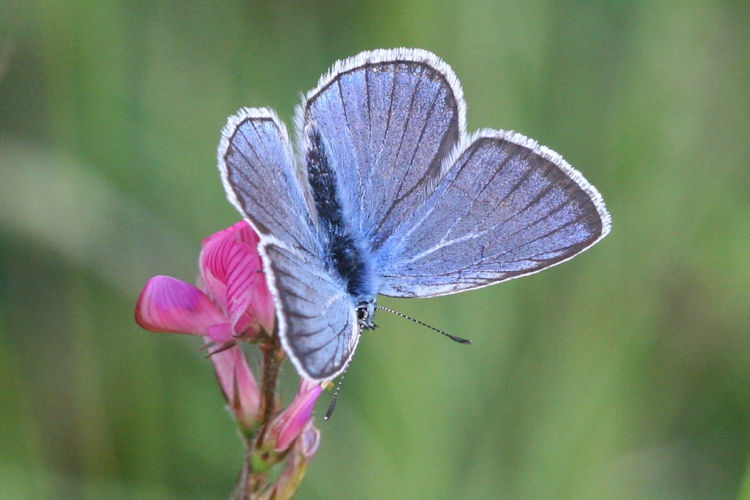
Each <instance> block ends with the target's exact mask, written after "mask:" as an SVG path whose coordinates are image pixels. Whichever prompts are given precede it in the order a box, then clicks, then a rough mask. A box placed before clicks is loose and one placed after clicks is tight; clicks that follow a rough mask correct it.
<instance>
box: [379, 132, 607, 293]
mask: <svg viewBox="0 0 750 500" xmlns="http://www.w3.org/2000/svg"><path fill="white" fill-rule="evenodd" d="M467 144H469V145H468V147H466V148H465V149H463V151H459V154H457V155H456V156H457V158H456V160H455V163H454V164H453V166H452V167H451V168H450V169H449V170H448V173H447V174H446V176H445V178H444V179H443V181H442V182H441V184H440V185H439V186H438V187H437V189H436V190H435V191H434V192H433V193H432V195H431V196H430V197H429V198H428V199H427V200H426V201H425V203H424V204H423V205H422V206H421V207H419V209H418V210H417V211H416V213H415V214H414V216H413V217H412V219H411V220H410V221H409V222H408V223H407V224H405V225H404V226H403V228H404V229H403V230H402V231H401V232H399V233H396V234H394V235H393V236H392V237H391V240H390V241H389V242H388V244H387V248H388V252H389V257H388V258H387V259H384V260H386V261H387V262H388V266H387V268H386V270H385V272H384V278H383V287H382V289H381V293H383V294H384V295H392V296H398V297H426V296H433V295H443V294H449V293H455V292H459V291H462V290H468V289H472V288H479V287H482V286H486V285H490V284H493V283H497V282H500V281H504V280H507V279H511V278H515V277H518V276H522V275H526V274H530V273H534V272H536V271H540V270H542V269H544V268H546V267H550V266H552V265H555V264H558V263H560V262H563V261H565V260H567V259H569V258H571V257H573V256H574V255H575V254H577V253H579V252H581V251H583V250H584V249H586V248H588V247H589V246H591V245H592V244H594V243H595V242H596V241H598V240H599V239H600V238H602V237H603V236H604V235H605V234H606V233H607V232H608V231H609V215H608V214H607V212H606V210H605V209H604V204H603V202H602V200H601V196H600V195H599V193H598V192H597V191H596V189H595V188H593V186H591V185H590V184H589V183H588V182H587V181H586V180H585V179H584V178H583V177H582V176H581V175H580V173H578V172H577V171H576V170H574V169H573V168H572V167H571V166H570V165H568V164H567V162H565V160H563V159H562V158H561V157H560V156H559V155H557V154H556V153H554V152H552V151H550V150H548V149H547V148H543V147H541V146H538V145H537V144H536V142H534V141H532V140H530V139H527V138H525V137H523V136H521V135H520V134H513V133H505V132H492V131H485V132H484V133H483V134H482V135H479V136H478V137H477V138H476V139H475V140H473V141H472V142H470V143H469V142H468V141H467Z"/></svg>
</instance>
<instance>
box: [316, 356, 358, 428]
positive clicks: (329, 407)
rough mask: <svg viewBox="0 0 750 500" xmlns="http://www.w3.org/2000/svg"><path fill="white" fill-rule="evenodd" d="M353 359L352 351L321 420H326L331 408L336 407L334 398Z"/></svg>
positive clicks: (329, 415)
mask: <svg viewBox="0 0 750 500" xmlns="http://www.w3.org/2000/svg"><path fill="white" fill-rule="evenodd" d="M355 352H356V351H355ZM353 359H354V353H352V357H351V358H349V362H348V363H346V366H345V367H344V371H343V372H341V378H340V379H339V383H338V384H336V389H335V390H334V391H333V397H332V398H331V404H329V405H328V410H327V411H326V414H325V416H324V417H323V420H328V419H329V418H331V415H333V410H334V409H336V400H337V399H338V398H339V393H340V392H341V384H343V383H344V377H345V376H346V372H348V371H349V365H351V364H352V360H353Z"/></svg>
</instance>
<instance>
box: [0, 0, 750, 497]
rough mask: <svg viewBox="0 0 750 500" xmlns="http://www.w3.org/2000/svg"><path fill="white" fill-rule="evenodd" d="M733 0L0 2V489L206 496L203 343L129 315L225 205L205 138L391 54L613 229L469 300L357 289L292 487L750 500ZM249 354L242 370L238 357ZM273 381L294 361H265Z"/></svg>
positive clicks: (748, 40) (744, 80) (749, 94)
mask: <svg viewBox="0 0 750 500" xmlns="http://www.w3.org/2000/svg"><path fill="white" fill-rule="evenodd" d="M749 26H750V4H748V2H742V1H717V0H714V1H712V0H706V1H690V2H686V1H651V2H625V1H609V2H575V1H563V2H560V1H542V0H539V1H520V0H519V1H515V2H502V3H501V2H465V3H464V2H455V3H453V2H437V1H419V2H411V1H395V0H388V1H381V2H364V1H362V2H348V1H338V2H296V1H279V2H238V1H234V2H211V1H202V2H201V1H188V2H160V1H157V2H147V1H139V2H127V1H122V0H121V1H117V0H100V1H83V0H80V1H26V2H14V1H9V0H2V1H0V255H1V257H0V498H3V499H5V498H8V499H16V498H155V499H157V498H196V499H197V498H224V497H226V496H227V494H228V492H229V491H230V490H231V489H232V487H233V484H234V481H235V476H236V473H237V471H238V469H239V466H240V459H241V448H240V443H239V440H238V439H237V437H236V435H235V431H234V428H233V424H232V421H231V418H230V416H229V414H228V413H227V412H226V411H225V410H224V408H223V400H222V397H221V395H220V392H219V390H218V388H217V384H216V381H215V379H214V376H213V372H212V368H211V366H210V362H209V361H208V360H206V359H204V358H203V354H202V353H201V352H199V351H198V350H197V349H198V347H199V346H200V341H199V339H196V338H189V337H186V336H176V335H163V334H155V333H148V332H144V331H142V330H140V329H139V328H138V327H137V326H136V324H135V323H134V321H133V306H134V304H135V300H136V297H137V295H138V293H139V291H140V288H141V287H142V286H143V284H144V283H145V282H146V280H147V279H148V278H149V277H151V276H152V275H154V274H169V275H172V276H175V277H178V278H181V279H183V280H187V281H192V280H193V279H194V277H195V276H196V273H197V266H196V259H197V255H198V251H199V247H200V241H201V239H202V238H203V237H205V236H207V235H209V234H210V233H212V232H215V231H217V230H219V229H222V228H224V227H226V226H228V225H230V224H232V223H233V222H235V221H236V220H238V219H239V216H238V214H237V213H236V212H235V211H234V209H233V208H232V207H231V206H230V205H229V204H228V203H227V202H226V201H225V198H224V193H223V189H222V187H221V183H220V181H219V176H218V173H217V170H216V159H215V155H216V147H217V144H218V140H219V132H220V130H221V127H222V126H223V125H224V122H225V120H226V117H227V116H228V115H230V114H232V113H234V112H235V111H236V110H237V108H239V107H240V106H271V107H273V108H275V109H276V110H277V111H278V112H279V114H280V115H281V117H282V118H283V119H285V120H287V122H289V119H290V118H291V116H292V113H293V109H294V106H295V105H296V104H297V103H298V102H299V92H301V91H305V90H307V89H309V88H311V87H312V86H313V85H314V84H315V83H316V81H317V79H318V77H319V75H320V74H321V73H322V72H324V71H325V70H326V69H327V68H328V67H329V65H330V64H332V63H333V62H334V61H335V60H336V59H339V58H343V57H347V56H350V55H353V54H355V53H357V52H358V51H360V50H364V49H372V48H378V47H394V46H416V47H422V48H425V49H429V50H432V51H434V52H436V53H437V54H439V55H440V56H441V57H443V58H444V59H445V60H446V61H447V62H448V63H449V64H450V65H451V66H452V67H453V68H454V70H455V71H456V73H457V74H458V76H459V78H460V80H461V83H462V84H463V88H464V91H465V94H466V100H467V103H468V125H469V129H470V130H474V129H477V128H479V127H493V128H506V129H515V130H519V131H521V132H523V133H525V134H527V135H530V136H532V137H534V138H537V139H538V140H539V141H540V142H542V143H543V144H547V145H549V146H550V147H552V148H553V149H555V150H557V151H559V152H561V153H562V154H563V155H565V157H566V158H567V159H568V160H569V161H570V162H571V163H572V164H573V165H575V166H576V167H577V168H579V169H580V170H581V171H582V172H583V173H584V175H585V176H586V177H587V178H588V179H589V180H590V181H591V182H592V183H593V184H595V185H596V186H597V187H598V188H599V189H600V191H601V192H602V194H603V195H604V197H605V199H606V201H607V203H608V206H609V208H610V210H611V212H612V215H613V220H614V225H613V232H612V234H611V235H610V236H609V237H608V238H607V239H605V240H604V241H603V242H602V243H601V244H599V245H597V246H596V247H594V248H593V249H591V250H590V251H588V252H586V253H585V254H584V255H582V256H580V257H579V258H577V259H575V260H574V261H572V262H569V263H566V264H564V265H563V266H560V267H557V268H555V269H553V270H549V271H547V272H544V273H542V274H539V275H535V276H533V277H529V278H525V279H522V280H516V281H512V282H509V283H506V284H503V285H500V286H497V287H492V288H490V289H484V290H481V291H476V292H470V293H465V294H460V295H456V296H451V297H445V298H441V299H432V300H422V301H397V300H387V299H384V300H382V303H383V304H385V305H389V306H391V307H395V308H397V309H398V310H400V311H402V312H405V313H408V314H412V315H414V316H417V317H418V318H420V319H422V320H425V321H427V322H429V323H432V324H434V325H436V326H439V327H441V328H444V329H446V330H448V331H450V332H453V333H456V334H458V335H462V336H467V337H470V338H472V339H473V340H474V345H473V346H470V347H464V346H460V345H456V344H453V343H452V342H449V341H447V340H446V339H444V338H441V337H439V336H437V335H434V334H432V333H430V332H429V331H427V330H425V329H422V328H419V327H418V326H416V325H412V324H411V323H409V322H406V321H403V320H399V319H397V318H393V317H389V316H388V315H385V314H384V313H380V314H379V318H378V322H379V324H380V326H381V328H379V329H378V330H377V331H376V332H371V333H367V335H366V337H365V338H364V339H363V342H362V343H361V344H360V350H359V353H358V356H357V359H356V362H355V363H354V365H353V367H352V369H351V371H350V373H349V375H348V377H347V381H346V384H345V385H344V388H343V394H342V397H341V399H340V400H339V404H338V408H337V411H336V414H335V415H334V418H333V419H332V420H331V421H330V422H322V419H321V418H320V417H321V415H322V413H323V412H324V410H325V407H326V405H327V401H328V398H329V396H330V393H329V394H327V395H324V397H323V398H321V401H320V402H319V404H318V408H317V414H318V424H319V427H320V428H321V429H322V443H321V447H320V450H319V452H318V455H317V456H316V458H315V460H314V461H313V463H312V464H311V467H310V469H309V471H308V476H307V478H306V480H305V482H304V484H303V486H302V488H301V490H300V495H299V496H300V498H312V499H315V498H320V499H323V498H331V499H346V498H362V499H370V498H372V499H380V498H404V499H406V498H415V499H416V498H420V499H421V498H436V499H443V498H444V499H453V498H467V499H470V498H471V499H483V498H520V499H526V498H571V499H577V498H583V499H589V498H590V499H598V498H614V499H635V498H660V499H672V498H708V499H713V498H715V499H724V498H738V497H743V498H750V472H749V470H748V454H749V453H750V383H749V382H750V336H749V334H750V259H749V253H750V175H749V174H748V173H749V171H750V170H749V168H750V148H749V147H748V142H749V141H748V134H749V130H750V29H749ZM256 361H257V360H256ZM285 377H286V378H285V391H287V392H288V393H289V392H290V391H293V390H294V383H295V382H294V378H295V377H294V372H293V369H292V368H291V365H289V366H288V367H287V368H286V371H285Z"/></svg>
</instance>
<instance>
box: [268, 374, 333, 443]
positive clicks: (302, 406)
mask: <svg viewBox="0 0 750 500" xmlns="http://www.w3.org/2000/svg"><path fill="white" fill-rule="evenodd" d="M322 391H323V387H322V386H321V385H319V384H318V383H316V382H312V381H310V380H307V379H302V381H301V383H300V387H299V391H298V392H297V396H296V397H295V398H294V401H292V404H290V405H289V406H288V407H287V408H286V409H285V410H284V411H283V412H281V414H279V415H278V416H277V417H276V418H275V419H274V420H273V421H272V422H271V425H270V427H269V436H270V438H271V440H272V442H274V441H273V440H275V445H274V449H275V450H276V451H278V452H281V451H284V450H286V449H288V448H289V445H290V444H291V443H292V441H294V440H295V439H296V438H297V436H299V435H300V433H301V432H302V430H303V429H304V428H305V426H306V425H307V423H308V422H310V421H311V419H312V411H313V408H314V407H315V402H316V401H317V400H318V396H320V393H321V392H322ZM315 446H316V447H317V444H316V445H315ZM313 453H314V450H313Z"/></svg>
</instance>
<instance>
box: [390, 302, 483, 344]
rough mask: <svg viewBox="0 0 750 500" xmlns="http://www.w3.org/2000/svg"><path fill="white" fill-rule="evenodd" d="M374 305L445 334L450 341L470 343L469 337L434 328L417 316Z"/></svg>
mask: <svg viewBox="0 0 750 500" xmlns="http://www.w3.org/2000/svg"><path fill="white" fill-rule="evenodd" d="M375 307H377V308H378V309H382V310H383V311H385V312H389V313H391V314H395V315H396V316H399V317H401V318H404V319H408V320H411V321H413V322H415V323H416V324H418V325H419V326H424V327H425V328H429V329H430V330H432V331H433V332H437V333H439V334H440V335H445V336H446V337H448V338H449V339H451V340H452V341H454V342H458V343H459V344H471V340H469V339H465V338H463V337H457V336H455V335H451V334H450V333H448V332H446V331H445V330H441V329H440V328H435V327H434V326H432V325H428V324H427V323H425V322H424V321H420V320H418V319H417V318H412V317H411V316H408V315H406V314H404V313H402V312H398V311H394V310H393V309H391V308H390V307H385V306H381V305H377V306H375Z"/></svg>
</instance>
